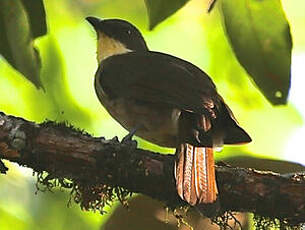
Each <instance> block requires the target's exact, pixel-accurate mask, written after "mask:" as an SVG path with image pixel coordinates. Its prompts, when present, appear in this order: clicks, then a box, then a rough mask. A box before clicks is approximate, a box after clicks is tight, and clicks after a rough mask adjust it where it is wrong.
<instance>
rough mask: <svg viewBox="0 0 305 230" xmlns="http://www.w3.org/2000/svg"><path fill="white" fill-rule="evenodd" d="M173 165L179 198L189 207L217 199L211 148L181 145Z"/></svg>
mask: <svg viewBox="0 0 305 230" xmlns="http://www.w3.org/2000/svg"><path fill="white" fill-rule="evenodd" d="M176 154H177V161H176V164H175V178H176V187H177V192H178V194H179V196H180V197H181V198H182V199H183V200H185V201H186V202H188V203H189V204H190V205H196V204H199V203H204V204H208V203H213V202H215V201H216V199H217V194H218V191H217V185H216V178H215V164H214V156H213V148H206V147H195V146H192V145H190V144H182V145H181V146H180V147H179V148H177V152H176Z"/></svg>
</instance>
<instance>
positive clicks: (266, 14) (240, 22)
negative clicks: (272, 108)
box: [221, 0, 292, 105]
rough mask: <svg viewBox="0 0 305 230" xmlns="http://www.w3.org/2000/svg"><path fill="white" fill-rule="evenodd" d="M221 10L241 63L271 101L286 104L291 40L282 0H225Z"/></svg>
mask: <svg viewBox="0 0 305 230" xmlns="http://www.w3.org/2000/svg"><path fill="white" fill-rule="evenodd" d="M221 12H222V14H223V19H224V26H225V29H226V32H227V36H228V38H229V41H230V44H231V46H232V48H233V50H234V52H235V55H236V57H237V59H238V61H239V62H240V64H241V65H242V66H243V67H244V68H245V70H246V71H247V72H248V73H249V75H250V76H251V77H252V79H253V80H254V82H255V83H256V85H257V86H258V88H259V89H260V90H261V91H262V93H263V94H264V96H265V97H266V98H267V99H268V100H269V101H270V102H271V103H272V104H274V105H278V104H286V103H287V97H288V92H289V88H290V65H291V49H292V41H291V35H290V28H289V25H288V22H287V19H286V17H285V14H284V12H283V9H282V6H281V2H280V0H235V1H234V3H233V1H232V0H222V1H221Z"/></svg>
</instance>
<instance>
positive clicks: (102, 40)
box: [97, 33, 132, 63]
mask: <svg viewBox="0 0 305 230" xmlns="http://www.w3.org/2000/svg"><path fill="white" fill-rule="evenodd" d="M131 51H132V50H130V49H127V48H126V46H125V45H124V44H122V43H121V42H119V41H117V40H115V39H113V38H110V37H108V36H107V35H105V34H103V33H99V36H98V40H97V61H98V63H100V62H101V61H103V60H104V59H106V58H107V57H110V56H112V55H117V54H124V53H128V52H131Z"/></svg>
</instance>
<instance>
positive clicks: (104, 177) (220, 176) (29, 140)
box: [0, 113, 305, 224]
mask: <svg viewBox="0 0 305 230" xmlns="http://www.w3.org/2000/svg"><path fill="white" fill-rule="evenodd" d="M0 158H2V159H7V160H10V161H12V162H16V163H18V164H20V165H23V166H27V167H30V168H32V169H34V170H35V171H37V172H42V171H46V172H48V173H49V175H52V178H68V179H71V180H72V181H73V182H75V181H77V183H78V184H79V185H80V184H81V185H83V186H84V185H88V186H89V185H94V186H98V185H109V186H120V187H122V188H124V189H127V190H128V191H130V192H136V193H142V194H146V195H148V196H150V197H152V198H155V199H158V200H161V201H163V202H165V203H166V204H167V205H169V206H170V207H176V206H179V205H184V204H185V203H184V202H183V201H182V200H181V199H180V198H179V197H178V196H177V192H176V188H175V181H174V177H173V168H174V156H173V155H164V154H160V153H153V152H151V151H148V150H143V149H134V148H132V147H131V146H128V145H126V144H122V143H120V142H119V141H118V140H117V139H112V140H105V139H104V138H95V137H91V136H90V135H88V134H86V133H83V132H81V131H78V130H75V129H74V128H71V127H67V126H66V125H65V124H56V123H54V122H45V123H42V124H39V125H38V124H35V123H33V122H29V121H26V120H24V119H22V118H16V117H13V116H6V115H5V114H3V113H0ZM0 166H1V165H0ZM1 168H2V171H5V169H3V166H2V167H1ZM216 173H217V183H218V188H219V201H220V204H221V212H225V211H242V212H253V213H256V214H259V215H262V216H266V217H270V218H278V219H280V220H284V221H288V222H289V223H290V224H299V223H302V222H304V220H305V195H304V191H305V179H304V175H300V174H299V175H297V174H295V175H292V176H289V177H288V176H287V177H285V176H281V175H279V174H275V173H272V172H261V171H256V170H254V169H243V168H233V167H230V166H226V165H218V166H217V167H216Z"/></svg>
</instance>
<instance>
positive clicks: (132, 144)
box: [121, 133, 138, 149]
mask: <svg viewBox="0 0 305 230" xmlns="http://www.w3.org/2000/svg"><path fill="white" fill-rule="evenodd" d="M133 135H134V133H129V134H127V135H126V136H125V137H124V138H123V139H122V141H121V143H122V144H125V145H128V146H130V147H131V148H132V149H136V148H137V146H138V142H137V141H136V140H132V137H133Z"/></svg>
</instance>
